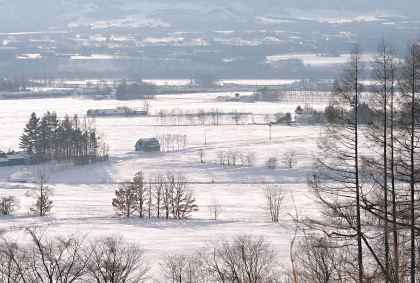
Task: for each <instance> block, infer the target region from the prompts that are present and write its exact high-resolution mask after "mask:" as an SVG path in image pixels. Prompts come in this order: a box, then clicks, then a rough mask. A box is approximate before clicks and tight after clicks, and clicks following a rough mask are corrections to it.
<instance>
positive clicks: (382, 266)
mask: <svg viewBox="0 0 420 283" xmlns="http://www.w3.org/2000/svg"><path fill="white" fill-rule="evenodd" d="M365 61H366V60H365V59H364V54H363V52H362V50H361V48H360V45H358V44H356V45H355V46H354V48H353V49H352V51H351V54H350V57H349V61H348V62H347V64H346V65H345V66H344V68H343V71H342V73H341V74H340V76H339V77H338V78H337V79H336V81H335V82H334V87H333V91H332V99H331V102H330V105H329V107H328V111H327V112H329V115H331V116H332V119H328V120H329V123H327V124H326V126H325V127H324V128H323V132H322V134H321V138H320V139H319V142H318V149H319V152H318V154H317V155H316V158H315V164H314V168H315V169H314V171H313V173H312V174H311V175H310V177H309V178H308V182H309V186H310V188H311V189H312V192H313V194H314V196H315V198H316V199H317V200H318V203H319V204H320V205H321V212H322V217H319V218H313V217H308V218H307V219H303V218H302V217H297V219H296V220H297V221H298V222H300V223H303V224H305V225H306V227H308V228H309V229H312V230H313V231H320V232H322V234H319V233H315V232H314V233H313V234H312V235H311V237H308V238H306V239H305V240H304V241H302V242H300V244H299V245H298V247H297V249H296V250H299V251H300V252H296V253H295V254H294V258H293V259H292V260H293V263H294V269H295V270H294V274H295V275H296V278H297V280H295V281H294V282H387V283H388V282H395V283H396V282H411V283H414V282H416V281H418V280H419V278H420V265H419V262H420V261H419V259H420V249H419V247H420V246H419V240H420V238H419V235H420V234H419V231H420V217H419V216H420V199H419V197H418V196H419V193H420V190H419V188H420V186H419V185H420V175H419V172H420V158H419V156H420V139H419V137H420V116H419V113H420V76H419V74H420V41H413V42H411V43H410V44H409V45H408V49H407V53H406V55H405V57H404V58H403V59H402V60H399V59H397V58H396V56H395V53H394V49H393V48H392V44H391V43H390V42H388V41H387V40H386V39H384V38H383V39H382V40H380V41H379V43H378V47H377V52H376V53H375V54H373V60H372V62H371V68H370V69H369V75H370V78H371V89H370V94H368V97H369V106H370V109H371V110H370V112H369V113H368V114H367V116H368V117H364V115H362V114H363V113H365V114H366V107H365V106H364V105H363V104H362V101H363V100H365V99H366V92H365V87H364V83H363V80H364V78H365V77H367V75H368V70H367V69H366V67H365ZM365 116H366V115H365ZM368 118H369V119H370V121H371V122H368V123H367V125H361V123H360V120H362V119H368ZM305 233H306V235H308V234H309V233H308V231H306V232H305Z"/></svg>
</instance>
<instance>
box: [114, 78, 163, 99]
mask: <svg viewBox="0 0 420 283" xmlns="http://www.w3.org/2000/svg"><path fill="white" fill-rule="evenodd" d="M115 96H116V98H117V99H118V100H128V99H154V98H156V84H154V83H148V82H143V81H140V82H138V83H131V84H130V83H126V82H124V81H123V82H121V83H120V84H119V85H118V86H117V90H116V92H115Z"/></svg>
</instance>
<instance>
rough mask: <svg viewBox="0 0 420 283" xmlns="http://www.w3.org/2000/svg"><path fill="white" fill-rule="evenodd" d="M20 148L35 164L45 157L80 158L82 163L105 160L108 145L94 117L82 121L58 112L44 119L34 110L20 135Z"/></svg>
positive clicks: (48, 113)
mask: <svg viewBox="0 0 420 283" xmlns="http://www.w3.org/2000/svg"><path fill="white" fill-rule="evenodd" d="M20 147H21V148H22V149H24V150H25V151H27V152H28V153H29V154H31V156H32V163H33V164H36V163H39V162H43V161H46V160H58V161H60V160H79V161H80V164H87V163H89V162H96V161H98V160H103V159H106V157H107V154H108V146H107V145H106V144H105V142H104V138H103V137H102V136H101V135H100V134H99V133H98V131H97V129H96V128H95V120H93V119H84V120H81V119H79V118H78V117H77V115H75V116H74V117H73V118H70V117H69V116H67V115H66V116H65V117H64V119H63V120H60V119H59V118H58V117H57V114H56V113H55V112H52V113H50V112H47V113H45V114H44V115H43V116H42V118H38V117H37V116H36V114H35V113H32V114H31V117H30V119H29V121H28V123H27V124H26V126H25V128H24V130H23V134H22V135H21V137H20Z"/></svg>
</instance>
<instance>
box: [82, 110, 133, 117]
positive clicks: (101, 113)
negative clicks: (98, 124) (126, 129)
mask: <svg viewBox="0 0 420 283" xmlns="http://www.w3.org/2000/svg"><path fill="white" fill-rule="evenodd" d="M87 115H88V116H89V117H95V116H122V115H125V112H124V110H122V109H89V110H88V111H87Z"/></svg>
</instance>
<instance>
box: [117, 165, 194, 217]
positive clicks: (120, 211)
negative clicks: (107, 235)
mask: <svg viewBox="0 0 420 283" xmlns="http://www.w3.org/2000/svg"><path fill="white" fill-rule="evenodd" d="M112 206H113V207H114V209H115V212H116V214H117V215H119V216H125V217H130V216H133V215H138V216H139V217H140V218H143V217H145V216H147V217H149V218H151V217H157V218H166V219H169V218H170V217H172V218H174V219H186V218H189V217H190V215H191V213H192V212H194V211H197V210H198V206H197V205H196V204H195V198H194V196H193V193H192V191H191V190H190V189H189V188H188V182H187V178H186V177H185V175H184V174H183V173H182V172H173V171H167V172H164V173H162V172H154V173H151V174H149V175H148V177H147V178H145V176H144V174H143V172H142V171H139V172H137V173H136V175H135V176H134V178H133V180H132V181H126V182H123V183H122V184H120V185H119V186H118V190H116V191H115V198H114V199H113V200H112Z"/></svg>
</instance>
